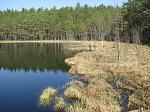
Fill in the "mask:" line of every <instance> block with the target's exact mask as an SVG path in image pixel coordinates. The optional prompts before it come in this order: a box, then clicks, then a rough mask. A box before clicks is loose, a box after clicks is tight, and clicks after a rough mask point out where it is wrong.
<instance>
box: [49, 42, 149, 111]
mask: <svg viewBox="0 0 150 112" xmlns="http://www.w3.org/2000/svg"><path fill="white" fill-rule="evenodd" d="M52 42H54V41H52ZM72 42H73V43H75V44H69V46H68V45H67V46H66V48H67V49H70V50H73V51H78V52H79V53H78V54H76V55H75V56H74V57H72V58H69V59H66V60H65V62H66V63H67V64H68V65H70V66H71V69H70V71H69V72H70V73H71V74H72V75H78V76H80V78H81V79H82V80H81V81H73V82H70V83H69V85H68V86H67V88H66V90H65V91H64V95H63V97H60V98H59V97H58V98H56V109H57V110H60V111H62V110H64V111H66V112H121V111H122V112H127V111H133V110H136V111H137V112H149V109H150V48H149V47H148V46H140V45H133V44H125V43H120V44H119V46H118V45H117V44H116V43H113V42H105V41H104V42H94V41H92V42H88V41H84V42H83V41H78V42H76V41H71V42H68V43H72ZM76 43H78V44H76ZM66 98H67V99H70V100H73V102H74V103H71V104H70V103H68V102H67V101H66V100H65V99H66Z"/></svg>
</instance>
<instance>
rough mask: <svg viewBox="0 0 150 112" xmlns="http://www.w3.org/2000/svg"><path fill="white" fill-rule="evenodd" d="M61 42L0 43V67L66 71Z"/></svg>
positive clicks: (64, 54)
mask: <svg viewBox="0 0 150 112" xmlns="http://www.w3.org/2000/svg"><path fill="white" fill-rule="evenodd" d="M63 48H64V45H63V44H58V43H53V44H46V43H43V44H40V43H36V44H29V43H28V44H27V43H25V44H0V69H4V70H10V71H19V70H21V71H22V70H23V71H25V72H29V71H34V72H36V71H43V72H44V71H57V70H61V71H64V72H65V71H67V70H68V66H67V65H66V64H64V59H65V58H67V57H68V56H69V55H71V54H70V53H67V52H65V50H64V49H63Z"/></svg>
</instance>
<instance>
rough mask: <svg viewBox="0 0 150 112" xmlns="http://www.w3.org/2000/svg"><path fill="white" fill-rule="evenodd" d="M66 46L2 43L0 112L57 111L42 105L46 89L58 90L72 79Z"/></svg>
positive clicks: (70, 53) (0, 55)
mask: <svg viewBox="0 0 150 112" xmlns="http://www.w3.org/2000/svg"><path fill="white" fill-rule="evenodd" d="M70 56H72V52H71V51H67V50H64V44H38V43H36V44H27V43H26V44H0V112H54V107H53V105H51V106H48V107H41V106H39V96H40V94H41V92H42V90H43V89H45V88H46V87H49V86H51V87H53V88H56V89H58V91H59V94H61V91H62V87H63V85H65V84H66V83H67V82H69V81H70V80H71V76H70V75H69V74H68V70H69V67H68V66H67V65H66V64H65V63H64V59H65V58H67V57H70Z"/></svg>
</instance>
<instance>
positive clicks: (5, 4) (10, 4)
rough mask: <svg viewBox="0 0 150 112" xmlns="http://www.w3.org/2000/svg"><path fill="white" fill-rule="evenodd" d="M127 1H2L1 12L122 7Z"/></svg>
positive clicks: (0, 4)
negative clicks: (25, 9)
mask: <svg viewBox="0 0 150 112" xmlns="http://www.w3.org/2000/svg"><path fill="white" fill-rule="evenodd" d="M125 1H126V0H0V10H5V9H7V8H9V9H12V8H13V9H16V10H20V9H22V8H23V7H24V8H32V7H34V8H39V7H43V8H52V7H54V6H56V8H60V7H63V6H75V5H76V3H77V2H79V3H80V4H81V5H84V4H88V5H90V6H95V5H100V4H102V3H103V4H104V5H119V6H121V5H122V4H123V2H125Z"/></svg>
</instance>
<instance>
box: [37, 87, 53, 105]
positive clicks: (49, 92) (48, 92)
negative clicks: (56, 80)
mask: <svg viewBox="0 0 150 112" xmlns="http://www.w3.org/2000/svg"><path fill="white" fill-rule="evenodd" d="M55 94H56V90H55V89H53V88H51V87H49V88H47V89H45V90H43V92H42V94H41V96H40V99H39V103H40V105H42V106H47V105H49V104H50V102H51V100H52V97H53V96H55Z"/></svg>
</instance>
